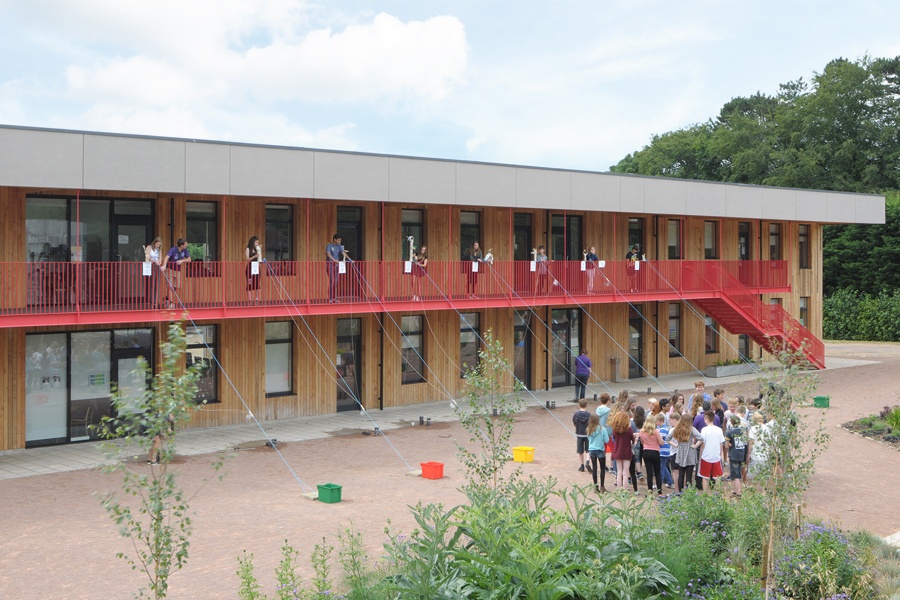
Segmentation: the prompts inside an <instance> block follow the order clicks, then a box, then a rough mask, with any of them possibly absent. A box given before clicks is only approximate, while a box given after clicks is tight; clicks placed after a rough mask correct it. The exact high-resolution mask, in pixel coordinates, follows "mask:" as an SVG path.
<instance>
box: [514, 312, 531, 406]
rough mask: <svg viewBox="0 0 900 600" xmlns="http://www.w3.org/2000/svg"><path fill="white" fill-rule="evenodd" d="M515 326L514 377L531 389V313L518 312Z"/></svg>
mask: <svg viewBox="0 0 900 600" xmlns="http://www.w3.org/2000/svg"><path fill="white" fill-rule="evenodd" d="M514 318H515V322H514V325H513V349H514V350H513V375H515V377H516V379H518V380H519V381H521V382H522V384H523V385H524V386H525V387H526V388H527V389H529V390H530V389H531V327H530V324H531V311H528V310H517V311H516V315H515V317H514Z"/></svg>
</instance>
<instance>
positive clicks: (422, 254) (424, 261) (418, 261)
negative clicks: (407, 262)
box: [412, 244, 428, 302]
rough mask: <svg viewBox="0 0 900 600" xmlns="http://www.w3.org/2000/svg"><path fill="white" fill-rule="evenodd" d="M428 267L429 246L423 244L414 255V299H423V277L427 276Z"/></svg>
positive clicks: (415, 300)
mask: <svg viewBox="0 0 900 600" xmlns="http://www.w3.org/2000/svg"><path fill="white" fill-rule="evenodd" d="M427 267H428V246H426V245H424V244H422V247H421V248H419V251H418V252H416V253H414V254H413V255H412V286H413V297H412V299H413V301H414V302H417V301H419V300H421V299H422V278H423V277H425V269H426V268H427Z"/></svg>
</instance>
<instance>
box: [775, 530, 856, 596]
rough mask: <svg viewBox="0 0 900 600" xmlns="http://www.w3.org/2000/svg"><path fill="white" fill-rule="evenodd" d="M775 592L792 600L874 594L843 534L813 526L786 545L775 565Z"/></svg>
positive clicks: (853, 550)
mask: <svg viewBox="0 0 900 600" xmlns="http://www.w3.org/2000/svg"><path fill="white" fill-rule="evenodd" d="M774 588H775V591H776V592H777V593H778V594H779V595H781V596H783V597H786V598H792V599H793V600H817V599H818V598H829V597H839V598H847V599H855V598H870V597H871V596H872V591H873V590H872V585H871V578H870V576H869V575H868V573H867V571H866V568H865V565H864V563H863V562H862V561H861V560H860V559H859V557H858V552H857V551H856V549H855V548H854V547H852V546H851V545H850V543H849V541H848V539H847V538H846V537H845V536H844V534H843V533H841V531H840V530H838V529H836V528H832V527H825V526H822V525H815V524H807V525H806V526H805V527H804V528H803V530H802V531H801V533H800V537H799V538H798V539H796V540H793V539H791V540H787V541H786V542H785V548H784V552H783V553H782V555H781V558H779V559H778V560H777V561H776V563H775V571H774Z"/></svg>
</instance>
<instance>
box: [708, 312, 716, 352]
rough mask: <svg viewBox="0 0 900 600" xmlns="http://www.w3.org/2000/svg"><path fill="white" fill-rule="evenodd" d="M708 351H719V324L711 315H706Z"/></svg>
mask: <svg viewBox="0 0 900 600" xmlns="http://www.w3.org/2000/svg"><path fill="white" fill-rule="evenodd" d="M705 345H706V353H707V354H715V353H716V352H718V351H719V324H718V323H716V320H715V319H713V318H712V317H711V316H709V315H706V344H705Z"/></svg>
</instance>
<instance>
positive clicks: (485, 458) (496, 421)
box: [456, 329, 525, 491]
mask: <svg viewBox="0 0 900 600" xmlns="http://www.w3.org/2000/svg"><path fill="white" fill-rule="evenodd" d="M478 358H479V360H478V366H476V367H475V368H474V369H472V370H470V371H468V372H467V373H466V376H465V380H466V387H467V392H466V395H465V401H466V402H465V406H459V405H456V412H457V415H458V416H459V422H460V425H462V427H463V429H465V430H466V431H467V432H468V433H469V435H470V437H469V441H470V442H471V444H472V446H473V448H474V449H469V448H467V447H466V446H463V445H462V444H460V443H459V442H456V447H457V449H458V452H457V454H458V456H459V458H460V460H461V461H462V463H463V464H464V465H465V467H466V479H467V480H468V482H469V485H471V486H474V487H478V488H487V489H490V490H494V491H496V490H499V489H501V488H502V487H503V486H504V485H505V484H506V483H509V482H511V481H514V480H515V479H516V477H517V476H518V473H519V469H516V470H515V471H514V472H513V473H511V474H510V476H509V477H508V478H506V477H504V475H503V471H504V469H505V467H506V465H507V463H509V462H510V461H512V455H511V454H510V446H509V443H510V438H511V437H512V432H513V425H515V422H516V413H517V412H519V411H520V410H521V409H522V407H523V406H524V404H525V403H524V401H523V400H522V398H521V396H520V392H521V391H522V389H523V386H522V383H521V382H520V381H515V383H514V384H513V388H512V391H509V392H507V391H504V390H503V388H502V386H501V382H502V380H503V378H504V377H505V376H506V374H507V373H509V372H510V364H509V361H507V360H506V358H505V357H504V355H503V346H501V345H500V342H499V341H497V340H495V339H494V335H493V332H492V331H491V330H490V329H489V330H488V331H487V332H486V333H485V334H484V350H481V351H479V352H478Z"/></svg>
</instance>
